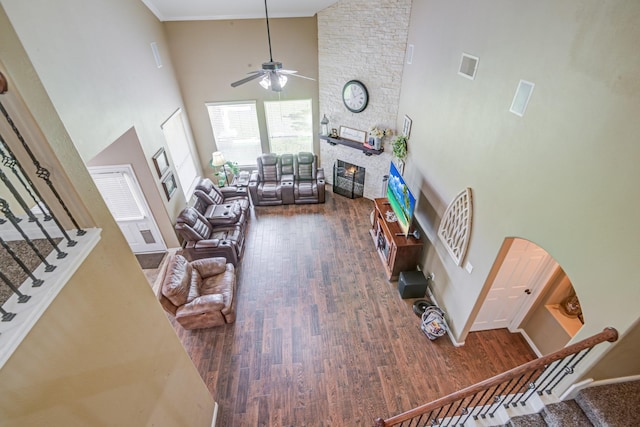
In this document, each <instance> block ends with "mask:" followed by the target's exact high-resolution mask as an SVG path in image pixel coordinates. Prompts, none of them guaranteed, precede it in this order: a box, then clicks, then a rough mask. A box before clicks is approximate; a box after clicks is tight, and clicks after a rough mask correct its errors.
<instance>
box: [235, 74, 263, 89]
mask: <svg viewBox="0 0 640 427" xmlns="http://www.w3.org/2000/svg"><path fill="white" fill-rule="evenodd" d="M263 75H264V71H252V74H251V75H250V76H249V77H245V78H244V79H242V80H238V81H237V82H233V83H231V87H238V86H240V85H243V84H245V83H247V82H250V81H251V80H255V79H257V78H258V77H262V76H263Z"/></svg>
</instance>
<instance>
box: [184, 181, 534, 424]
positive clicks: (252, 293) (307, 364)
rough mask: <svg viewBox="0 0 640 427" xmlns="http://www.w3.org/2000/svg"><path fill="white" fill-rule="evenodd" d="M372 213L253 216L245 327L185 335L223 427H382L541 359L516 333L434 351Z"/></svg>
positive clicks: (271, 210) (357, 209) (342, 205)
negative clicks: (377, 421) (379, 247)
mask: <svg viewBox="0 0 640 427" xmlns="http://www.w3.org/2000/svg"><path fill="white" fill-rule="evenodd" d="M372 209H373V202H372V201H370V200H367V199H356V200H350V199H347V198H344V197H341V196H339V195H334V194H331V193H328V195H327V202H326V203H325V204H321V205H306V206H305V205H302V206H275V207H257V208H253V214H252V218H251V222H250V224H249V231H248V236H247V246H246V252H245V254H244V258H243V260H242V263H241V265H240V267H239V269H238V289H237V294H236V297H237V299H238V301H237V321H236V323H235V324H231V325H226V326H223V327H218V328H212V329H204V330H197V331H185V330H183V329H182V328H181V327H180V326H179V325H177V324H176V323H175V322H173V324H174V327H175V329H176V331H177V333H178V335H179V337H180V339H181V340H182V342H183V344H184V346H185V347H186V349H187V351H188V353H189V354H190V356H191V358H192V360H193V362H194V364H195V366H196V367H197V369H198V370H199V372H200V374H201V375H202V378H203V379H204V381H205V383H206V384H207V386H208V387H209V389H210V390H211V393H212V395H213V397H214V398H215V400H216V401H217V402H218V404H219V405H220V407H219V413H218V423H217V425H218V426H219V427H229V426H296V427H300V426H372V425H373V420H374V418H376V417H378V416H380V417H388V416H390V415H394V414H397V413H400V412H403V411H406V410H408V409H411V408H413V407H415V406H417V405H420V404H422V403H426V402H428V401H430V400H433V399H435V398H438V397H441V396H444V395H446V394H448V393H450V392H453V391H455V390H458V389H459V388H462V387H465V386H468V385H471V384H474V383H476V382H478V381H481V380H483V379H486V378H488V377H490V376H493V375H495V374H498V373H500V372H503V371H504V370H507V369H509V368H512V367H515V366H517V365H519V364H521V363H524V362H526V361H529V360H531V359H533V358H535V355H534V353H533V352H532V351H531V350H530V348H529V347H528V345H527V344H526V342H525V340H524V339H523V338H522V337H521V336H520V335H518V334H510V333H509V332H508V331H506V330H497V331H488V332H482V333H472V334H470V335H469V336H468V337H467V339H466V345H465V346H464V347H460V348H456V347H454V346H453V345H452V344H451V341H450V340H449V339H448V338H447V337H441V338H439V339H438V340H436V341H429V339H427V337H426V336H425V335H423V333H422V332H421V331H420V329H419V318H418V317H417V316H416V315H415V314H414V313H413V311H412V303H413V301H414V300H402V299H401V298H400V296H399V294H398V291H397V283H396V282H388V281H387V280H386V278H385V273H384V269H383V267H382V264H381V261H380V259H379V258H378V255H377V253H376V252H375V249H374V245H373V242H372V239H371V237H370V235H369V228H370V221H369V213H370V211H371V210H372Z"/></svg>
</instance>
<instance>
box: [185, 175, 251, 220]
mask: <svg viewBox="0 0 640 427" xmlns="http://www.w3.org/2000/svg"><path fill="white" fill-rule="evenodd" d="M193 195H194V196H195V197H196V200H195V203H194V205H193V207H194V208H196V209H197V210H198V212H200V213H201V214H203V215H204V216H205V217H208V215H207V214H208V213H210V211H211V210H212V209H213V206H214V205H221V204H225V203H233V202H236V203H239V204H240V208H241V209H242V212H243V213H246V212H247V210H248V209H249V206H250V203H249V194H248V193H247V189H246V188H242V187H235V186H229V187H218V186H216V185H215V184H214V183H213V182H212V181H211V180H210V179H209V178H201V179H200V181H198V183H197V184H196V188H195V190H194V192H193Z"/></svg>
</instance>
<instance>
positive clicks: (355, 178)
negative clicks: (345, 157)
mask: <svg viewBox="0 0 640 427" xmlns="http://www.w3.org/2000/svg"><path fill="white" fill-rule="evenodd" d="M364 173H365V168H363V167H361V166H356V165H352V164H351V163H347V162H344V161H342V160H337V161H336V162H335V163H334V165H333V192H334V193H335V194H340V195H341V196H345V197H349V198H351V199H355V198H357V197H362V194H363V193H364Z"/></svg>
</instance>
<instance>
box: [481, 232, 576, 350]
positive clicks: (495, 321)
mask: <svg viewBox="0 0 640 427" xmlns="http://www.w3.org/2000/svg"><path fill="white" fill-rule="evenodd" d="M576 301H577V296H576V294H575V290H574V289H573V285H572V283H571V281H570V279H569V277H568V276H567V275H566V273H565V272H564V270H563V269H562V267H561V266H560V265H559V264H558V263H557V262H556V261H555V259H554V258H553V257H552V256H551V255H550V254H549V253H548V252H547V251H546V250H544V248H542V247H540V246H538V245H537V244H535V243H533V242H531V241H529V240H526V239H522V238H517V237H509V238H506V239H505V240H504V242H503V245H502V248H501V250H500V252H499V254H498V256H497V258H496V260H495V262H494V265H493V267H492V269H491V271H490V273H489V276H488V277H487V281H486V282H485V287H484V291H483V298H482V305H481V307H480V309H479V310H478V312H477V315H476V318H475V320H474V323H473V325H472V326H471V331H480V330H487V329H497V328H508V329H509V330H510V331H511V332H520V333H522V335H523V336H524V337H525V339H526V340H527V341H528V342H529V344H530V345H531V347H532V348H533V350H534V351H535V352H536V353H537V354H538V355H543V354H548V353H551V352H553V351H556V350H559V349H560V348H562V347H564V346H565V345H566V344H567V343H568V342H569V341H570V340H571V338H572V337H573V336H574V335H575V334H576V333H577V332H578V330H579V329H580V328H581V327H582V325H583V318H582V314H581V313H580V312H579V302H578V305H577V310H576V306H575V302H576ZM568 302H569V303H570V304H568ZM568 307H569V308H568Z"/></svg>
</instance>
